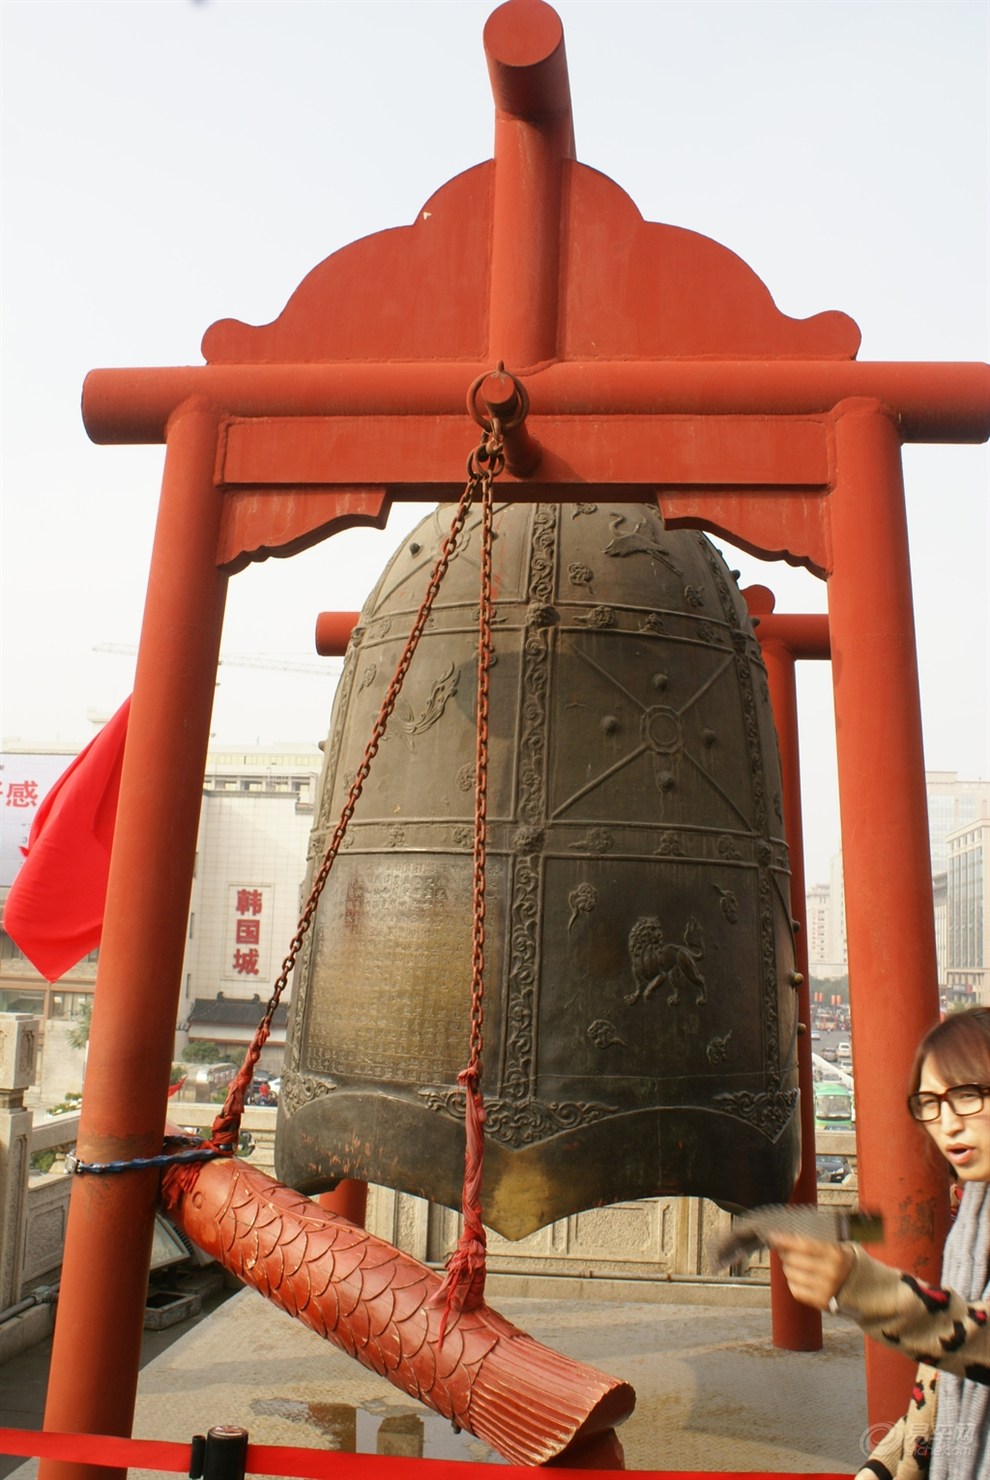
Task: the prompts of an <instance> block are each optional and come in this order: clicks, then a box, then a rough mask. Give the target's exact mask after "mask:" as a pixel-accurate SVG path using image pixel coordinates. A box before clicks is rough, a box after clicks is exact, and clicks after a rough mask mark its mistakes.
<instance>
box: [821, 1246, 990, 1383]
mask: <svg viewBox="0 0 990 1480" xmlns="http://www.w3.org/2000/svg"><path fill="white" fill-rule="evenodd" d="M851 1247H852V1248H853V1254H854V1262H853V1267H852V1270H851V1271H850V1274H849V1277H848V1279H847V1280H846V1282H845V1284H844V1285H843V1286H842V1289H841V1290H840V1291H839V1294H838V1302H837V1303H838V1306H839V1309H840V1310H841V1311H842V1312H843V1314H845V1315H848V1316H851V1317H852V1318H853V1320H854V1321H856V1322H857V1324H858V1325H860V1326H861V1327H862V1328H863V1330H864V1331H865V1332H866V1334H867V1336H872V1337H873V1338H874V1339H875V1340H877V1341H882V1342H884V1343H885V1344H886V1345H887V1346H891V1347H894V1348H895V1349H896V1350H897V1351H901V1352H903V1353H904V1354H905V1356H909V1357H913V1358H914V1359H915V1360H916V1361H919V1362H927V1363H929V1364H930V1365H931V1366H933V1367H938V1368H940V1369H941V1370H943V1371H945V1372H954V1373H956V1375H957V1376H958V1377H968V1378H969V1379H970V1380H971V1381H972V1382H979V1383H986V1384H990V1309H988V1302H987V1301H986V1300H974V1301H967V1300H964V1299H963V1297H962V1296H961V1295H957V1294H956V1292H955V1291H954V1290H949V1289H941V1288H940V1287H939V1286H938V1285H926V1284H923V1283H922V1282H921V1281H920V1280H916V1279H915V1278H914V1276H913V1275H910V1274H905V1273H904V1272H903V1271H901V1270H898V1269H891V1268H890V1267H889V1266H888V1265H886V1264H881V1263H880V1262H879V1260H876V1259H871V1258H870V1256H869V1254H866V1253H864V1251H863V1250H862V1249H861V1248H859V1246H858V1245H852V1246H851Z"/></svg>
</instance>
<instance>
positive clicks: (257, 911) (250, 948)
mask: <svg viewBox="0 0 990 1480" xmlns="http://www.w3.org/2000/svg"><path fill="white" fill-rule="evenodd" d="M274 897H275V890H274V888H273V887H272V885H271V884H228V886H227V909H226V923H225V930H224V936H225V950H224V968H223V974H224V978H225V980H227V981H236V982H241V983H242V984H243V985H245V986H247V985H248V984H253V986H254V989H255V990H256V991H257V992H259V993H261V994H262V995H264V992H265V988H266V987H267V986H269V985H270V976H271V951H272V933H273V928H274V924H275V914H274Z"/></svg>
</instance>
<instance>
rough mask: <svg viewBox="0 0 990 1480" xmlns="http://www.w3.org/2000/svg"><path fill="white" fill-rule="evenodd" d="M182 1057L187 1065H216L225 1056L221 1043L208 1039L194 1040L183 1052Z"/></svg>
mask: <svg viewBox="0 0 990 1480" xmlns="http://www.w3.org/2000/svg"><path fill="white" fill-rule="evenodd" d="M182 1057H183V1059H184V1060H185V1061H186V1063H187V1064H216V1063H219V1061H220V1059H221V1058H222V1057H223V1055H222V1054H221V1052H220V1045H219V1043H213V1042H212V1041H211V1040H210V1039H208V1038H194V1039H193V1040H192V1042H191V1043H187V1044H186V1046H185V1048H184V1049H183V1050H182Z"/></svg>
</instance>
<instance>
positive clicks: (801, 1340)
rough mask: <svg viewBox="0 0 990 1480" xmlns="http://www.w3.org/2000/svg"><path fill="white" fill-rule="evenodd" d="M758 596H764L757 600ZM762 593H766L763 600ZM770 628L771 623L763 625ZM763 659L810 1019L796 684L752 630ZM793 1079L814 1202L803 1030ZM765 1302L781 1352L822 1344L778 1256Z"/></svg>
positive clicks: (769, 639) (812, 1314)
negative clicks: (798, 1091)
mask: <svg viewBox="0 0 990 1480" xmlns="http://www.w3.org/2000/svg"><path fill="white" fill-rule="evenodd" d="M757 593H761V588H760V587H756V588H755V589H754V591H753V592H749V591H747V592H745V593H744V595H745V596H746V599H747V603H748V605H749V609H750V611H751V612H752V613H753V615H754V616H759V614H760V613H761V612H763V611H765V612H766V615H767V616H769V614H770V613H771V612H772V611H773V596H772V595H771V594H770V592H769V591H767V592H765V596H763V593H761V595H757ZM761 596H763V599H761ZM766 598H769V600H767V599H766ZM767 625H768V627H769V628H770V631H771V632H772V630H773V629H772V626H770V624H769V623H768V624H767ZM756 635H757V637H758V638H759V641H760V648H761V651H762V653H763V661H764V663H765V664H766V670H767V682H768V684H769V688H770V706H771V708H772V709H773V717H774V723H775V724H776V727H777V741H778V744H779V746H780V771H781V783H782V786H783V793H784V795H783V804H784V832H785V835H786V837H787V850H788V855H789V857H790V864H791V896H790V905H791V918H792V919H793V920H795V921H796V922H797V925H798V931H797V936H796V939H795V942H794V961H795V965H796V967H797V970H798V972H799V973H800V975H801V977H802V980H801V982H800V984H799V986H798V988H797V994H798V1020H799V1021H800V1022H802V1023H804V1024H805V1025H807V1024H809V1023H810V1021H811V999H810V988H809V986H808V919H807V915H808V910H807V902H806V899H805V880H804V831H803V828H802V825H801V765H800V751H799V747H798V712H797V684H796V681H795V672H794V668H795V657H794V651H793V649H792V648H791V647H789V646H788V644H787V643H786V642H783V641H781V640H780V639H779V638H776V637H774V636H764V634H763V632H762V631H761V629H760V628H759V627H758V628H757V632H756ZM797 1056H798V1083H799V1084H800V1086H801V1110H800V1114H801V1147H802V1152H801V1170H800V1172H799V1173H798V1179H797V1181H796V1183H795V1184H794V1191H793V1194H792V1198H793V1200H794V1201H795V1202H798V1203H816V1202H817V1201H818V1173H817V1167H816V1162H815V1094H814V1074H813V1071H812V1063H811V1039H810V1037H809V1036H808V1033H807V1032H805V1033H803V1034H800V1035H799V1036H798V1040H797ZM770 1302H771V1324H772V1330H773V1344H774V1346H777V1347H781V1348H782V1349H783V1350H784V1351H794V1352H816V1351H819V1350H820V1349H821V1345H822V1318H821V1312H820V1311H817V1310H812V1309H811V1307H810V1306H807V1305H802V1304H800V1302H799V1301H797V1300H795V1299H794V1297H793V1295H792V1294H791V1292H790V1289H789V1288H788V1285H787V1281H786V1280H785V1279H784V1274H783V1270H782V1269H781V1267H780V1260H779V1259H778V1258H777V1256H776V1254H772V1255H771V1256H770Z"/></svg>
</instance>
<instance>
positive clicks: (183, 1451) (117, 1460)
mask: <svg viewBox="0 0 990 1480" xmlns="http://www.w3.org/2000/svg"><path fill="white" fill-rule="evenodd" d="M190 1447H191V1446H190V1445H189V1444H175V1443H172V1442H170V1441H168V1440H165V1439H122V1438H119V1437H116V1436H114V1435H110V1434H53V1433H39V1432H36V1431H34V1430H28V1429H2V1428H0V1454H4V1455H18V1456H21V1455H23V1456H24V1458H26V1459H57V1460H70V1461H75V1462H76V1463H79V1464H94V1465H110V1466H113V1467H120V1468H125V1467H127V1466H130V1467H132V1468H138V1467H140V1468H141V1469H143V1470H166V1471H169V1472H170V1473H173V1474H179V1475H188V1473H189V1453H190ZM246 1470H247V1473H248V1474H249V1475H285V1476H287V1477H289V1480H297V1477H298V1480H426V1476H427V1475H428V1476H429V1480H523V1477H524V1476H525V1477H528V1480H532V1477H533V1476H534V1475H538V1474H540V1473H541V1470H539V1469H535V1470H534V1469H530V1468H529V1466H527V1465H480V1464H478V1465H476V1464H472V1463H470V1461H465V1460H456V1459H451V1460H443V1459H428V1460H421V1459H395V1458H392V1457H390V1456H388V1455H377V1454H341V1453H339V1452H338V1451H337V1450H326V1449H292V1448H289V1447H287V1446H283V1445H280V1444H248V1448H247V1465H246ZM630 1473H633V1474H635V1475H636V1476H637V1477H638V1480H711V1477H712V1473H713V1472H712V1471H710V1470H636V1471H632V1472H630ZM614 1474H615V1471H614V1470H608V1471H605V1470H572V1469H570V1468H567V1469H557V1468H556V1466H555V1467H554V1475H555V1476H556V1477H557V1480H611V1477H612V1476H614ZM731 1475H732V1480H848V1472H843V1473H842V1474H839V1473H837V1472H835V1471H828V1472H825V1471H816V1472H815V1473H814V1474H803V1473H802V1474H800V1475H799V1474H796V1473H795V1472H793V1471H787V1472H786V1473H784V1472H781V1473H778V1472H777V1471H770V1470H734V1471H732V1472H731Z"/></svg>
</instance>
